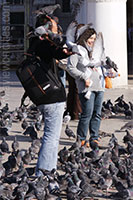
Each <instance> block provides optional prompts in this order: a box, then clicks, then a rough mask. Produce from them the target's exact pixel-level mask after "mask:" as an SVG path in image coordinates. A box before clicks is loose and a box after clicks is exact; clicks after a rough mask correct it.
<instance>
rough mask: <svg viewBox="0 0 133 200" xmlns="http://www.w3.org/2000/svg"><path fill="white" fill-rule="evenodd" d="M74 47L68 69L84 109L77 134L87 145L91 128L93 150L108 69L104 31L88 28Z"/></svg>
mask: <svg viewBox="0 0 133 200" xmlns="http://www.w3.org/2000/svg"><path fill="white" fill-rule="evenodd" d="M72 50H73V51H74V52H76V53H75V54H74V55H72V56H70V57H69V59H68V65H67V71H68V73H69V74H70V75H71V76H72V77H74V78H75V80H76V84H77V88H78V93H79V99H80V102H81V108H82V113H81V116H80V119H79V123H78V128H77V135H78V136H79V137H80V140H81V144H82V145H84V143H85V141H86V138H87V133H88V131H89V132H90V138H89V143H90V147H91V148H92V150H93V152H98V150H99V148H98V139H99V128H100V123H101V108H102V102H103V97H104V89H105V76H106V75H107V72H108V70H106V65H105V64H106V57H105V55H104V47H103V38H102V34H101V33H100V34H98V35H97V33H96V31H95V30H94V29H93V28H90V27H88V28H87V29H86V30H85V31H84V32H83V33H82V34H81V35H80V36H79V37H78V38H77V41H76V43H75V44H74V45H73V47H72ZM108 76H110V77H112V76H115V73H114V72H113V73H112V70H111V73H108Z"/></svg>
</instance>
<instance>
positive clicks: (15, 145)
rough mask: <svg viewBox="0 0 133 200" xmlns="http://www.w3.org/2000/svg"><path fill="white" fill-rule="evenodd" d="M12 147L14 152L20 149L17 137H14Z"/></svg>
mask: <svg viewBox="0 0 133 200" xmlns="http://www.w3.org/2000/svg"><path fill="white" fill-rule="evenodd" d="M12 149H13V151H14V152H16V151H17V150H18V149H19V142H18V141H17V137H16V136H15V137H14V141H13V143H12Z"/></svg>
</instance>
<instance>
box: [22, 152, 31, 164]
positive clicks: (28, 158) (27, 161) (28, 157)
mask: <svg viewBox="0 0 133 200" xmlns="http://www.w3.org/2000/svg"><path fill="white" fill-rule="evenodd" d="M31 160H32V157H31V154H30V152H28V151H27V153H26V154H25V155H24V156H23V157H22V161H23V163H24V164H25V165H29V164H30V163H31Z"/></svg>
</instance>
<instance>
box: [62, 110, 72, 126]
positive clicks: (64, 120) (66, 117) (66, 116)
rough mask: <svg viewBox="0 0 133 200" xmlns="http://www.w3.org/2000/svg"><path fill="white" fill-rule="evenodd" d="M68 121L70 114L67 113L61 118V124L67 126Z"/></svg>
mask: <svg viewBox="0 0 133 200" xmlns="http://www.w3.org/2000/svg"><path fill="white" fill-rule="evenodd" d="M70 120H71V116H70V113H69V112H67V114H66V115H65V116H64V117H63V123H64V124H66V125H67V124H68V123H69V122H70Z"/></svg>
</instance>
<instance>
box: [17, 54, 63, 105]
mask: <svg viewBox="0 0 133 200" xmlns="http://www.w3.org/2000/svg"><path fill="white" fill-rule="evenodd" d="M52 62H53V61H52ZM49 65H53V68H51V67H50V66H49ZM16 74H17V77H18V78H19V80H20V82H21V84H22V86H23V87H24V89H25V93H24V95H23V97H22V99H21V106H22V105H24V100H25V98H26V97H27V96H28V97H29V98H30V100H31V101H32V102H33V103H34V104H35V105H37V106H38V105H41V104H50V103H55V102H62V101H65V98H66V93H65V89H64V86H63V84H62V83H61V81H60V79H59V78H58V75H57V69H56V66H55V64H52V63H50V64H47V63H44V61H41V60H40V59H39V58H37V57H36V56H34V55H29V56H27V58H26V59H25V60H24V61H23V62H22V63H21V64H20V65H19V67H18V68H17V70H16Z"/></svg>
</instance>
